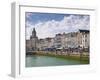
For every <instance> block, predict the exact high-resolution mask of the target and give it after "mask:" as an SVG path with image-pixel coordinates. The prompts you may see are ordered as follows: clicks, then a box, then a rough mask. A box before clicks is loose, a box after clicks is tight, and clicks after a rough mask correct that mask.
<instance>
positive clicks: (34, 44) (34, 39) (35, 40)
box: [30, 28, 38, 51]
mask: <svg viewBox="0 0 100 80" xmlns="http://www.w3.org/2000/svg"><path fill="white" fill-rule="evenodd" d="M30 40H31V48H32V50H34V51H36V50H37V46H38V37H37V35H36V30H35V28H33V31H32V35H31V37H30Z"/></svg>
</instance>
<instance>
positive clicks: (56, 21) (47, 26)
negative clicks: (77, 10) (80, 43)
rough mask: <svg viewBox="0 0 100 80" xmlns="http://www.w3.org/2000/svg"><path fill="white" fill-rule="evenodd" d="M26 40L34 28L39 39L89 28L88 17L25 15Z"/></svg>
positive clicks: (56, 14) (50, 14) (48, 14)
mask: <svg viewBox="0 0 100 80" xmlns="http://www.w3.org/2000/svg"><path fill="white" fill-rule="evenodd" d="M25 24H26V38H27V39H29V37H30V35H31V32H32V29H33V28H34V27H35V29H36V31H37V36H38V37H39V38H46V37H54V36H55V34H57V33H63V32H65V33H68V32H73V31H77V30H78V29H88V30H89V27H90V16H89V15H78V14H77V15H76V14H58V13H36V12H26V13H25Z"/></svg>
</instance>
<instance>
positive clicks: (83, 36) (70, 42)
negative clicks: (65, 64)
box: [26, 28, 90, 51]
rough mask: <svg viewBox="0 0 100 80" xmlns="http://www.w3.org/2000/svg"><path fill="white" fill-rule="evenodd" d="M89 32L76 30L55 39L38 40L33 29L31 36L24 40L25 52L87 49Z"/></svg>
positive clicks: (58, 35) (59, 35) (57, 35)
mask: <svg viewBox="0 0 100 80" xmlns="http://www.w3.org/2000/svg"><path fill="white" fill-rule="evenodd" d="M89 37H90V32H89V30H78V31H77V32H70V33H62V34H61V33H59V34H56V35H55V37H48V38H44V39H38V37H37V35H36V30H35V28H33V31H32V35H31V36H30V39H29V40H26V50H27V51H30V50H45V49H47V48H56V49H68V48H82V49H83V48H84V49H89V45H90V44H89V43H90V40H89V39H90V38H89Z"/></svg>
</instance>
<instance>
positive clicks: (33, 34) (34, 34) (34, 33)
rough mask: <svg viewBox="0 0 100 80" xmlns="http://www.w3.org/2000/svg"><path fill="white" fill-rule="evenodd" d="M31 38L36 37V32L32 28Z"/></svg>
mask: <svg viewBox="0 0 100 80" xmlns="http://www.w3.org/2000/svg"><path fill="white" fill-rule="evenodd" d="M31 38H37V35H36V30H35V28H33V31H32V36H31Z"/></svg>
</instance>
